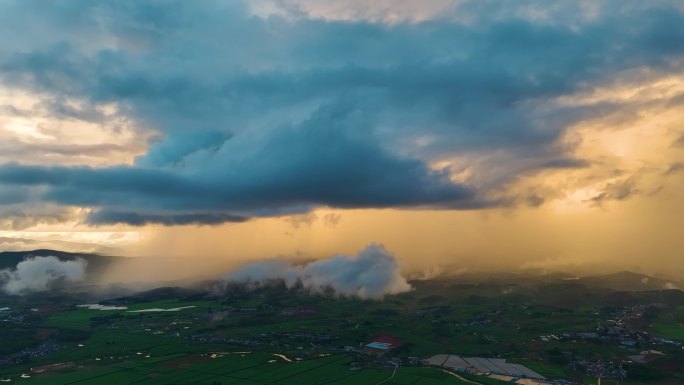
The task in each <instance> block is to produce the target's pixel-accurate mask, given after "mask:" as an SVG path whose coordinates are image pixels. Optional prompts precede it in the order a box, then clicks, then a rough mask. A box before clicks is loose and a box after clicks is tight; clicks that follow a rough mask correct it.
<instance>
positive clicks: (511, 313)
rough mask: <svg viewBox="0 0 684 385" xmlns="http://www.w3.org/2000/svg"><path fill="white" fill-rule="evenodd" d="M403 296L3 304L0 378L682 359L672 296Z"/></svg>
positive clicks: (167, 297) (465, 377) (668, 365)
mask: <svg viewBox="0 0 684 385" xmlns="http://www.w3.org/2000/svg"><path fill="white" fill-rule="evenodd" d="M413 285H414V287H415V289H414V290H413V291H411V292H408V293H404V294H400V295H394V296H389V297H387V298H385V299H384V300H382V301H373V300H360V299H355V298H339V297H335V296H326V295H321V294H311V293H307V292H298V291H296V290H288V289H286V288H284V287H278V286H277V285H276V286H269V287H262V288H259V289H254V290H245V289H244V288H240V287H235V288H231V289H227V290H226V292H224V293H220V294H216V293H209V292H202V291H198V290H189V291H188V290H180V291H179V290H175V289H168V290H161V291H159V290H158V291H154V292H150V293H142V294H138V295H135V296H130V297H119V298H113V299H109V300H106V301H102V303H101V304H100V305H102V306H104V307H105V308H106V309H108V310H98V309H97V308H94V309H90V308H87V307H83V306H79V305H84V303H82V302H83V301H79V300H78V296H67V297H64V298H61V299H60V298H57V297H55V298H53V299H52V300H51V301H49V302H43V303H38V305H36V303H35V302H34V303H30V302H29V301H28V300H26V299H22V301H26V303H22V302H20V301H17V302H15V303H11V301H10V302H7V303H8V305H9V306H8V307H10V308H11V310H9V311H6V313H7V314H6V315H5V317H6V319H5V321H4V324H3V326H4V327H3V328H2V329H1V330H0V332H1V333H3V334H2V335H3V342H5V344H3V345H5V349H6V353H5V355H4V357H6V358H5V360H6V361H5V364H4V365H0V380H3V383H9V384H51V385H59V384H207V385H216V384H282V385H286V384H346V383H354V384H379V383H383V384H406V385H408V384H417V385H420V384H428V385H429V384H456V385H458V384H471V385H472V383H473V382H476V383H479V384H483V385H491V384H496V383H497V382H498V381H497V380H496V379H493V378H489V377H484V376H482V375H473V374H469V373H458V374H455V373H450V372H449V371H445V370H443V368H435V367H426V366H424V365H423V364H422V359H423V358H427V357H430V356H432V355H435V354H457V355H461V356H464V357H498V358H501V359H506V360H508V361H510V362H512V363H518V364H522V365H524V366H526V367H528V368H529V369H532V370H534V371H536V372H537V373H540V374H541V375H543V376H545V377H546V378H547V379H548V380H549V381H554V380H560V379H563V380H572V381H575V382H577V383H585V384H592V383H595V382H596V378H597V373H599V372H597V371H605V372H606V373H608V374H609V375H610V373H613V375H615V373H619V372H616V371H618V370H620V368H622V367H623V366H624V367H628V368H629V371H628V372H623V374H621V375H620V376H621V377H620V378H621V380H622V381H621V383H623V384H659V385H660V384H662V385H665V384H667V385H669V383H668V382H666V381H665V382H663V381H664V380H665V379H666V378H672V377H673V376H674V377H675V378H677V377H678V376H682V374H681V373H680V372H681V369H679V368H681V367H684V354H683V353H682V349H681V348H678V347H676V345H672V344H669V342H668V343H664V342H662V341H664V340H662V338H665V337H668V338H673V339H674V340H673V341H674V342H673V341H670V342H672V343H676V341H677V338H678V336H679V335H678V334H677V330H678V329H677V327H678V325H679V324H678V323H681V322H684V313H683V312H682V309H683V307H682V306H683V305H684V302H681V303H680V302H678V301H680V298H679V297H674V299H673V298H670V297H667V295H670V294H668V293H665V294H663V293H659V292H652V293H646V292H645V293H637V294H629V295H624V294H620V296H619V297H618V296H616V295H615V293H614V292H613V291H609V290H598V289H590V288H582V287H581V286H577V287H572V288H571V289H572V290H574V293H575V295H574V297H572V298H568V296H567V293H568V292H569V289H568V287H562V288H559V287H557V286H556V285H545V286H544V287H543V288H540V287H539V286H538V285H537V286H535V285H529V284H526V285H521V284H511V283H506V284H492V283H490V284H487V285H483V284H463V283H461V282H454V281H450V280H441V281H440V280H430V281H417V282H414V283H413ZM652 304H655V305H652ZM656 305H657V306H656ZM616 320H619V322H618V321H616ZM649 332H650V333H652V334H653V336H652V337H651V336H649V334H648V333H649ZM611 333H612V334H611ZM615 333H617V334H615ZM375 336H391V338H392V339H394V340H396V341H398V343H397V345H396V346H393V347H392V349H391V350H389V351H388V352H384V354H380V355H378V354H376V353H377V352H371V351H369V350H368V349H367V348H366V347H365V346H366V344H367V343H368V342H369V341H372V340H373V339H374V338H375ZM630 341H631V342H630ZM627 342H629V343H632V345H625V344H626V343H627ZM646 349H648V350H649V351H650V350H653V351H657V352H658V353H657V354H655V353H653V354H652V355H651V356H648V357H646V358H647V359H646V358H645V362H643V363H633V362H631V360H632V359H631V358H630V357H632V356H634V355H638V354H640V352H642V351H644V350H646ZM13 351H15V352H16V351H23V352H25V354H24V355H23V356H17V355H16V354H15V355H12V354H11V352H13ZM8 360H11V361H8ZM618 363H621V364H620V365H623V366H619V365H618ZM625 373H626V374H625ZM625 376H626V378H625ZM629 376H632V378H630V377H629ZM679 378H684V377H679ZM469 381H471V382H469ZM605 383H609V382H605Z"/></svg>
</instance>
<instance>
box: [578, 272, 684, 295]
mask: <svg viewBox="0 0 684 385" xmlns="http://www.w3.org/2000/svg"><path fill="white" fill-rule="evenodd" d="M575 282H577V283H580V284H583V285H585V286H590V287H600V288H605V289H611V290H616V291H650V290H663V289H677V288H678V289H682V284H681V283H679V282H674V281H670V280H665V279H661V278H656V277H651V276H648V275H644V274H639V273H634V272H631V271H621V272H619V273H612V274H605V275H597V276H587V277H581V278H578V279H577V280H575Z"/></svg>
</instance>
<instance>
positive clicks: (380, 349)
mask: <svg viewBox="0 0 684 385" xmlns="http://www.w3.org/2000/svg"><path fill="white" fill-rule="evenodd" d="M402 343H403V342H401V340H400V339H398V338H396V337H392V336H389V335H385V334H378V335H376V336H374V337H373V338H371V339H370V341H369V342H368V343H367V344H366V351H367V352H368V353H371V354H376V355H383V354H385V353H387V352H388V351H390V350H392V349H395V348H398V347H399V346H401V345H402Z"/></svg>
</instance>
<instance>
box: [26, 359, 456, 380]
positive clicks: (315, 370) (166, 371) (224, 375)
mask: <svg viewBox="0 0 684 385" xmlns="http://www.w3.org/2000/svg"><path fill="white" fill-rule="evenodd" d="M178 358H179V355H173V356H169V357H165V358H164V359H161V358H160V359H157V360H155V361H156V362H149V361H144V360H142V361H129V362H124V363H119V364H115V365H111V366H110V367H107V368H100V369H96V370H79V371H74V372H69V373H60V374H54V375H48V376H45V377H41V376H38V377H34V378H30V379H25V380H21V383H23V384H31V385H40V384H45V385H71V384H79V385H90V384H93V385H94V384H110V385H116V384H131V385H133V384H135V385H180V384H197V385H204V384H206V385H218V384H221V385H229V384H245V385H266V384H280V385H289V384H293V385H294V384H297V385H342V384H350V383H354V384H361V385H364V384H368V385H371V384H378V383H383V384H386V385H441V384H444V385H447V384H452V385H459V384H466V382H463V381H461V380H459V379H458V378H456V377H453V376H450V375H449V374H447V373H442V372H440V371H438V370H436V369H431V368H412V367H411V368H400V369H399V370H397V372H396V373H395V374H394V375H393V370H391V369H380V368H367V369H364V370H361V371H358V372H355V371H350V370H349V364H350V363H351V358H350V357H348V356H344V355H333V356H326V357H321V358H318V359H311V360H306V361H300V362H285V361H284V360H282V359H280V358H278V357H275V356H273V355H270V354H265V353H255V354H227V355H223V356H218V357H217V358H214V359H211V358H208V356H204V358H203V359H201V360H200V362H194V363H191V364H190V365H187V366H186V365H184V364H183V360H178ZM188 361H192V360H188Z"/></svg>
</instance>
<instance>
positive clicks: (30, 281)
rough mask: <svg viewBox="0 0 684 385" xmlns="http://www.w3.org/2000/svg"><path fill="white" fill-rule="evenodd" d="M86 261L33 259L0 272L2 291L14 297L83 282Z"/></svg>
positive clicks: (48, 258)
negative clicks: (65, 284)
mask: <svg viewBox="0 0 684 385" xmlns="http://www.w3.org/2000/svg"><path fill="white" fill-rule="evenodd" d="M86 265H87V263H86V261H84V260H82V259H76V260H72V261H62V260H60V259H59V258H57V257H52V256H48V257H33V258H28V259H26V260H24V261H21V262H19V263H18V264H17V266H16V268H14V269H4V270H0V289H1V290H2V291H3V292H5V293H7V294H13V295H21V294H28V293H32V292H40V291H47V290H51V289H53V288H54V287H55V286H57V285H60V284H64V283H74V282H80V281H83V279H84V278H85V269H86Z"/></svg>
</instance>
